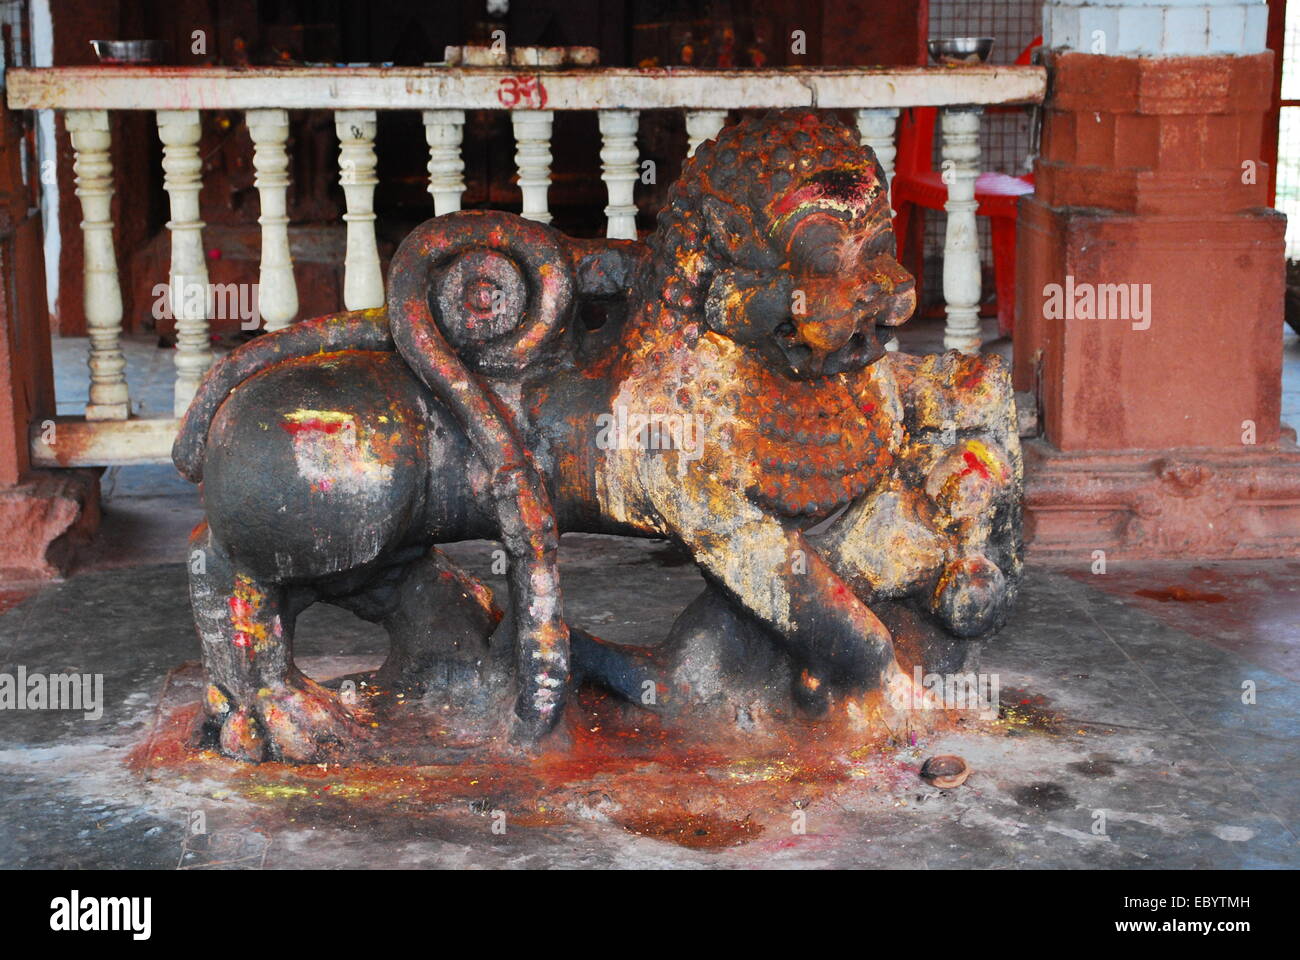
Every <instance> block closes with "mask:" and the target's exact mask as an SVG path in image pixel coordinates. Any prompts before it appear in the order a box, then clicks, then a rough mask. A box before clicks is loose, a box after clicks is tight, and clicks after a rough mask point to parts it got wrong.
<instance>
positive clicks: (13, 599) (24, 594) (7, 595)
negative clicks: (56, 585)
mask: <svg viewBox="0 0 1300 960" xmlns="http://www.w3.org/2000/svg"><path fill="white" fill-rule="evenodd" d="M33 592H34V591H30V590H0V613H4V612H5V611H6V610H11V609H13V608H14V607H16V606H18V604H20V603H22V602H23V601H24V600H26V599H27V598H28V597H30V596H31V595H32V593H33Z"/></svg>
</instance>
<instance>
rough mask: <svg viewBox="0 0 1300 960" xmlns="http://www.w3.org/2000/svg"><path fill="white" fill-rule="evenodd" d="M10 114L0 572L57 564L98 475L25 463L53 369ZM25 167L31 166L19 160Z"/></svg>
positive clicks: (1, 308) (28, 197) (1, 304)
mask: <svg viewBox="0 0 1300 960" xmlns="http://www.w3.org/2000/svg"><path fill="white" fill-rule="evenodd" d="M21 133H22V132H21V129H20V128H19V126H18V119H17V117H15V116H14V115H13V114H11V113H9V111H7V110H5V111H3V112H2V113H0V581H3V582H23V581H32V580H44V579H49V578H51V577H57V576H60V575H61V574H62V573H64V572H66V568H67V565H68V564H69V563H70V561H71V558H72V552H73V549H74V547H75V546H76V544H77V543H79V542H82V541H84V540H85V539H87V538H88V537H89V536H90V534H91V533H92V532H93V531H94V530H95V528H96V527H97V526H98V524H99V479H98V476H97V475H96V473H95V472H94V471H89V470H33V469H32V468H31V463H30V461H29V458H28V449H29V447H28V436H29V430H30V427H31V425H32V424H33V423H37V424H39V423H41V422H42V420H41V418H42V417H47V416H50V415H51V414H52V413H53V412H54V409H55V406H54V379H53V368H52V364H51V360H50V331H49V316H48V311H47V308H46V302H45V270H44V266H43V262H44V261H43V253H42V249H41V219H40V213H39V211H38V210H37V209H36V207H35V204H34V197H33V196H32V194H31V192H30V191H29V189H28V187H27V185H26V184H24V183H23V180H22V174H21V166H20V154H19V151H20V150H22V149H24V148H25V144H24V142H23V139H22V136H21ZM29 169H36V167H35V165H34V164H29Z"/></svg>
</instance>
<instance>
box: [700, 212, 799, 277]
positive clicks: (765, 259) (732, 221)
mask: <svg viewBox="0 0 1300 960" xmlns="http://www.w3.org/2000/svg"><path fill="white" fill-rule="evenodd" d="M702 206H703V212H704V222H705V223H706V224H707V225H708V228H709V243H710V245H711V246H712V247H713V249H714V251H715V252H717V253H718V254H719V255H720V256H721V257H722V258H724V259H725V260H727V261H730V262H731V263H734V264H736V265H738V266H742V267H748V268H749V269H751V270H771V269H774V268H775V267H777V266H779V265H780V260H779V259H778V258H777V256H776V255H775V254H774V253H773V252H772V250H771V248H770V247H769V246H768V245H767V243H766V242H764V240H763V238H762V237H760V236H759V235H758V234H757V232H756V231H755V230H754V225H753V221H752V220H751V219H750V218H749V217H747V216H746V215H745V212H744V211H743V210H740V209H739V208H737V207H733V206H732V205H731V204H729V203H725V202H723V201H722V200H719V199H718V198H717V197H709V196H706V197H705V198H704V202H703V204H702Z"/></svg>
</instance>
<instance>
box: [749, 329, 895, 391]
mask: <svg viewBox="0 0 1300 960" xmlns="http://www.w3.org/2000/svg"><path fill="white" fill-rule="evenodd" d="M775 332H776V342H777V346H778V347H779V348H780V351H781V355H782V357H783V358H784V360H785V363H786V366H787V368H788V370H787V372H788V374H789V375H790V377H791V378H792V379H795V380H819V379H822V378H824V377H833V376H836V375H838V374H841V373H851V372H852V371H854V370H861V369H862V368H863V367H865V366H867V365H868V364H871V363H874V362H875V361H876V360H879V359H880V357H881V356H883V355H884V352H885V351H884V349H883V348H882V347H881V346H880V341H879V340H878V339H876V334H875V330H874V328H873V327H872V326H871V325H870V324H864V326H863V327H862V328H861V329H859V330H858V331H857V332H856V333H854V334H853V336H851V337H850V338H849V339H848V341H847V342H846V343H845V344H844V345H843V346H842V347H839V348H837V349H835V350H833V351H831V352H830V353H827V354H822V355H820V356H819V355H818V354H817V353H816V351H814V350H813V349H812V348H811V347H810V346H808V344H806V343H804V342H803V341H802V340H801V339H800V338H799V335H798V330H797V329H796V328H795V326H794V324H792V323H790V322H789V321H786V322H785V323H782V324H781V325H780V326H779V327H777V328H776V331H775Z"/></svg>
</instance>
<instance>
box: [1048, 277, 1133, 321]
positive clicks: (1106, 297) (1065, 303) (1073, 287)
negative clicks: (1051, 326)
mask: <svg viewBox="0 0 1300 960" xmlns="http://www.w3.org/2000/svg"><path fill="white" fill-rule="evenodd" d="M1043 318H1044V319H1045V320H1128V321H1130V322H1131V323H1132V325H1133V329H1134V330H1146V329H1148V328H1150V326H1151V284H1149V283H1086V282H1085V283H1076V282H1075V279H1074V277H1073V276H1071V275H1070V274H1066V277H1065V283H1064V284H1060V283H1049V284H1045V285H1044V286H1043Z"/></svg>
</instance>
